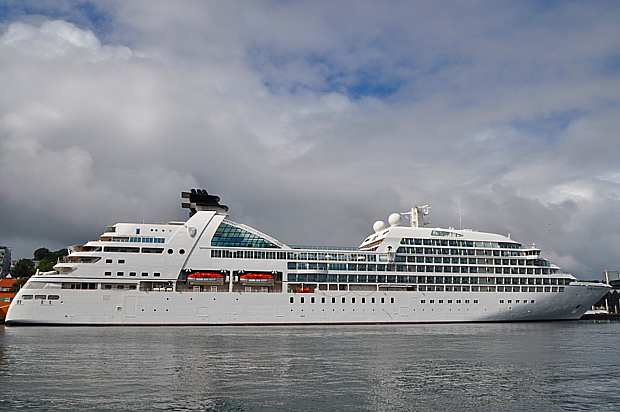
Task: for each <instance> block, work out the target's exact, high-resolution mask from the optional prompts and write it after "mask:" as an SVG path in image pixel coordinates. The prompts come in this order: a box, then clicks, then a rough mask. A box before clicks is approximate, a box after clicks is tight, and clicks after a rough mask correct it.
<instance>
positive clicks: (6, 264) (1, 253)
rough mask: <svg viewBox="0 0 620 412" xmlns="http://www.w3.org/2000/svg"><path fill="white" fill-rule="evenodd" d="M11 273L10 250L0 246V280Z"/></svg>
mask: <svg viewBox="0 0 620 412" xmlns="http://www.w3.org/2000/svg"><path fill="white" fill-rule="evenodd" d="M10 271H11V248H9V247H8V246H0V278H3V277H5V276H6V275H8V274H9V272H10Z"/></svg>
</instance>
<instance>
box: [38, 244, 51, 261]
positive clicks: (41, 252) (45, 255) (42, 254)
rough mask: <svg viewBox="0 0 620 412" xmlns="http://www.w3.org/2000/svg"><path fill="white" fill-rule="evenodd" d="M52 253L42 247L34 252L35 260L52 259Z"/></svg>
mask: <svg viewBox="0 0 620 412" xmlns="http://www.w3.org/2000/svg"><path fill="white" fill-rule="evenodd" d="M52 257H53V256H52V252H50V250H49V249H48V248H46V247H40V248H38V249H37V250H35V251H34V260H39V261H41V260H43V259H51V258H52Z"/></svg>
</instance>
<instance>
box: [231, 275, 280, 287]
mask: <svg viewBox="0 0 620 412" xmlns="http://www.w3.org/2000/svg"><path fill="white" fill-rule="evenodd" d="M239 280H240V281H241V283H243V284H250V285H273V283H274V280H275V279H274V278H273V275H266V274H264V273H248V274H247V275H241V276H239Z"/></svg>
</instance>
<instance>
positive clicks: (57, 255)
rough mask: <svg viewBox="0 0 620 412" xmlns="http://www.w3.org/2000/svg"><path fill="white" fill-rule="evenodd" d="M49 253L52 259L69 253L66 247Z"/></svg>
mask: <svg viewBox="0 0 620 412" xmlns="http://www.w3.org/2000/svg"><path fill="white" fill-rule="evenodd" d="M51 254H52V259H53V260H54V261H56V260H58V258H61V257H65V256H67V255H68V254H69V251H68V250H67V248H64V249H59V250H57V251H55V252H51Z"/></svg>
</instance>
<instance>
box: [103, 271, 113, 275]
mask: <svg viewBox="0 0 620 412" xmlns="http://www.w3.org/2000/svg"><path fill="white" fill-rule="evenodd" d="M104 274H105V275H106V276H112V272H105V273H104Z"/></svg>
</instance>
